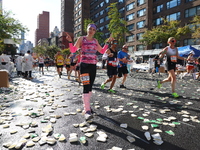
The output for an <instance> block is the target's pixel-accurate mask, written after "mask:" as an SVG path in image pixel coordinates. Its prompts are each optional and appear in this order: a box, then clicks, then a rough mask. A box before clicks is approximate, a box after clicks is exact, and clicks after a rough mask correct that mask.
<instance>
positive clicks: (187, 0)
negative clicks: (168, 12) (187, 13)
mask: <svg viewBox="0 0 200 150" xmlns="http://www.w3.org/2000/svg"><path fill="white" fill-rule="evenodd" d="M192 1H196V0H185V2H186V3H188V2H192Z"/></svg>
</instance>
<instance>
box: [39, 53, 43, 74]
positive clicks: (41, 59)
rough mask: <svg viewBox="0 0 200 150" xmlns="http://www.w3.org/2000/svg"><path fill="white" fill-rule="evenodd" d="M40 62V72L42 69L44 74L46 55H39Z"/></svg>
mask: <svg viewBox="0 0 200 150" xmlns="http://www.w3.org/2000/svg"><path fill="white" fill-rule="evenodd" d="M38 64H39V73H40V72H41V71H42V74H43V75H44V56H43V55H42V54H40V56H39V57H38Z"/></svg>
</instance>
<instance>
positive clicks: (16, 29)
mask: <svg viewBox="0 0 200 150" xmlns="http://www.w3.org/2000/svg"><path fill="white" fill-rule="evenodd" d="M26 31H29V30H28V28H26V27H25V26H23V25H22V24H21V23H20V22H19V21H18V20H16V19H14V18H12V17H11V12H4V13H2V14H0V51H3V50H4V48H5V44H4V39H11V38H12V39H13V40H14V41H15V42H17V40H18V39H20V36H21V33H22V32H24V33H25V32H26Z"/></svg>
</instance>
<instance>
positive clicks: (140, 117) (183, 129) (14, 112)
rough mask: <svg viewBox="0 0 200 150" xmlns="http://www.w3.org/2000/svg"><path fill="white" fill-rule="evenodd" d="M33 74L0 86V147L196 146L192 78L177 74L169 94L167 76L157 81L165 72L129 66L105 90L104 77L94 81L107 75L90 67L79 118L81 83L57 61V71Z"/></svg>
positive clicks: (169, 149) (199, 86) (197, 111)
mask: <svg viewBox="0 0 200 150" xmlns="http://www.w3.org/2000/svg"><path fill="white" fill-rule="evenodd" d="M73 75H74V74H73ZM33 77H34V79H33V80H26V79H23V78H20V77H13V79H12V81H11V82H10V88H1V90H0V109H1V111H0V150H7V149H15V147H16V145H17V144H18V147H19V149H23V150H24V149H28V150H109V149H110V150H120V148H121V149H122V150H199V149H200V142H199V135H200V134H199V133H200V132H199V131H200V103H199V102H200V80H193V79H192V77H189V76H187V77H186V78H185V79H179V78H178V79H177V86H176V89H177V93H178V94H179V95H180V97H179V98H178V99H175V98H172V97H171V87H170V83H165V84H163V85H162V88H161V89H158V88H157V80H161V79H164V78H165V77H167V74H165V73H161V75H160V76H159V75H158V74H153V75H151V74H149V73H147V71H139V72H138V73H136V72H131V74H130V75H129V76H128V78H127V80H126V84H125V85H126V87H127V88H126V89H123V88H119V85H120V81H121V79H117V81H116V84H115V86H114V90H115V91H116V94H111V93H108V92H107V90H108V89H109V84H107V85H106V86H105V89H104V90H102V89H100V85H101V83H102V82H103V81H105V80H106V79H107V78H108V77H107V75H106V70H102V69H98V70H97V76H96V79H95V83H94V87H93V94H92V99H91V107H92V109H93V110H94V111H95V116H94V118H93V119H92V121H91V122H85V120H84V116H83V115H82V109H83V106H82V90H83V88H82V86H81V85H79V83H78V82H76V81H75V79H74V76H72V77H71V80H68V79H67V75H66V70H65V68H64V71H63V76H62V77H61V78H59V76H58V75H57V72H56V69H55V67H50V69H49V71H46V69H45V72H44V75H42V74H40V73H39V72H38V71H34V72H33ZM72 133H74V134H72ZM81 137H82V138H81ZM83 137H86V143H84V142H85V141H84V140H83V139H84V138H83ZM65 138H66V139H65ZM80 138H81V140H80ZM148 138H149V139H148ZM77 140H78V141H77ZM20 144H21V145H20Z"/></svg>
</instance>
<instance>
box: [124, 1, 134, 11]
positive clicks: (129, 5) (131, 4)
mask: <svg viewBox="0 0 200 150" xmlns="http://www.w3.org/2000/svg"><path fill="white" fill-rule="evenodd" d="M133 8H135V2H133V3H130V4H128V5H127V6H126V11H129V10H131V9H133Z"/></svg>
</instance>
